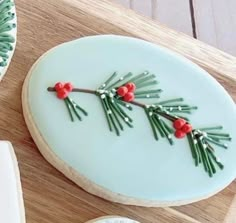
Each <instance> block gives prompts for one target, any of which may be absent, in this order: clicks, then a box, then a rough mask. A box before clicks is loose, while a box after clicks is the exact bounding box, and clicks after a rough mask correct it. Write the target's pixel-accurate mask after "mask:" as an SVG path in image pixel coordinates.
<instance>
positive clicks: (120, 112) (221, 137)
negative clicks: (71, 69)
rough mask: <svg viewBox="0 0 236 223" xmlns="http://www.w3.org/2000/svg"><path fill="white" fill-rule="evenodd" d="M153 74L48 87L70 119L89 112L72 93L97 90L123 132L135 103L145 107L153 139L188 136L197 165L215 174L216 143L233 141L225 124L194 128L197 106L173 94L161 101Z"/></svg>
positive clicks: (112, 123) (113, 125)
mask: <svg viewBox="0 0 236 223" xmlns="http://www.w3.org/2000/svg"><path fill="white" fill-rule="evenodd" d="M157 85H158V82H157V80H156V76H155V75H154V74H151V73H149V72H148V71H145V72H143V73H141V74H138V75H135V76H134V75H133V74H132V73H131V72H129V73H127V74H126V75H124V76H122V77H118V74H117V72H114V73H113V74H112V75H111V76H110V77H109V78H108V79H107V80H106V81H105V82H104V83H103V84H102V85H101V86H99V87H98V89H96V90H90V89H82V88H74V87H73V85H72V84H71V83H69V82H68V83H61V82H58V83H56V84H55V85H54V87H48V91H50V92H56V95H57V97H58V98H59V99H61V100H64V102H65V105H66V108H67V110H68V113H69V116H70V119H71V121H75V117H76V118H77V119H78V120H80V121H81V120H82V118H81V114H83V115H85V116H87V115H88V113H87V112H86V111H85V110H84V109H83V108H82V107H81V106H79V105H78V104H77V103H76V102H75V101H74V100H72V99H71V98H70V97H69V94H70V93H75V92H80V93H88V94H94V95H95V96H97V97H98V98H99V100H100V102H101V107H102V109H103V111H104V114H105V117H106V120H107V125H108V128H109V130H110V131H111V132H115V134H116V135H118V136H120V134H121V132H122V131H123V130H124V126H126V127H129V128H133V126H134V121H133V119H132V118H131V115H130V114H128V113H130V111H132V110H133V107H134V106H137V107H140V108H142V109H143V111H144V114H145V115H146V117H147V120H148V122H149V125H150V129H151V131H152V133H153V136H154V139H155V140H159V138H165V139H166V140H167V142H168V143H169V144H170V145H173V144H174V139H175V138H176V139H182V138H187V140H188V143H189V147H190V150H191V154H192V158H193V160H194V163H195V165H196V166H198V165H200V164H202V166H203V167H204V170H205V171H206V172H207V173H208V175H209V176H210V177H212V176H213V175H214V174H215V173H216V170H217V167H218V168H220V169H223V167H224V166H223V164H222V163H221V161H220V159H219V158H218V157H217V156H216V152H215V149H214V148H213V146H218V147H222V148H224V149H227V148H228V145H227V144H226V143H225V141H230V140H231V137H230V135H229V134H226V133H222V132H221V130H222V128H223V127H222V126H215V127H207V128H199V129H197V128H193V126H192V124H191V123H190V121H189V118H188V117H186V116H187V115H189V114H191V113H192V112H193V111H194V110H196V109H197V106H191V105H188V104H186V103H184V100H183V98H174V99H169V100H164V101H159V100H158V99H159V97H160V94H161V92H162V90H161V89H159V88H158V87H157ZM139 99H141V100H142V101H144V100H145V101H146V100H148V99H157V100H158V101H157V102H156V103H143V102H140V101H138V100H139Z"/></svg>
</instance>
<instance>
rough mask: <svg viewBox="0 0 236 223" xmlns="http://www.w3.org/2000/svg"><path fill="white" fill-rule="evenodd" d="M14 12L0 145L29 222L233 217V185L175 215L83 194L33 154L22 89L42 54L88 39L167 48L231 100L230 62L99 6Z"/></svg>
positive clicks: (29, 6) (36, 1)
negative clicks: (11, 160)
mask: <svg viewBox="0 0 236 223" xmlns="http://www.w3.org/2000/svg"><path fill="white" fill-rule="evenodd" d="M16 7H17V15H18V43H17V48H16V52H15V55H14V57H13V60H12V63H11V65H10V67H9V70H8V73H7V75H6V76H5V77H4V79H3V81H2V82H1V84H0V114H1V115H0V139H4V140H9V141H11V142H12V143H13V145H14V148H15V150H16V154H17V158H18V161H19V166H20V171H21V177H22V186H23V192H24V199H25V208H26V219H27V222H28V223H41V222H42V223H80V222H81V223H82V222H85V221H88V220H90V219H92V218H96V217H100V216H103V215H122V216H126V217H129V218H133V219H135V220H137V221H140V222H142V223H157V222H158V223H170V222H171V223H172V222H174V223H177V222H179V223H187V222H203V223H204V222H214V223H220V222H223V221H224V219H225V218H227V219H230V218H232V214H230V213H232V212H229V209H230V206H231V205H232V207H235V205H233V204H232V201H233V199H234V196H235V194H236V182H233V183H232V184H231V185H230V186H229V187H228V188H226V189H225V190H224V191H222V192H221V193H219V194H217V195H215V196H214V197H212V198H210V199H208V200H204V201H201V202H197V203H194V204H191V205H186V206H181V207H174V208H142V207H133V206H125V205H120V204H115V203H110V202H108V201H104V200H102V199H100V198H98V197H95V196H93V195H90V194H88V193H86V192H85V191H83V190H82V189H80V188H79V187H78V186H76V185H75V184H74V183H72V182H71V181H69V180H68V179H67V178H65V177H64V176H63V175H62V174H61V173H59V172H58V171H57V170H56V169H54V168H53V167H52V166H51V165H50V164H49V163H47V162H46V161H45V159H44V158H43V157H42V156H41V154H40V153H39V151H38V150H37V148H36V146H35V144H34V142H33V141H32V138H31V137H30V134H29V132H28V130H27V128H26V125H25V122H24V119H23V115H22V108H21V88H22V83H23V80H24V78H25V76H26V74H27V72H28V71H29V69H30V67H31V65H32V64H33V63H34V62H35V61H36V59H37V58H38V57H39V56H40V55H41V54H43V53H44V52H45V51H47V50H48V49H50V48H51V47H53V46H56V45H57V44H60V43H62V42H65V41H70V40H72V39H75V38H79V37H82V36H87V35H95V34H108V33H113V34H121V35H128V36H135V37H139V38H142V39H145V40H148V41H150V42H154V43H157V44H160V45H162V46H165V47H168V48H170V49H172V50H174V51H176V52H178V53H180V54H182V55H184V56H186V57H188V58H189V59H191V60H193V61H194V62H196V63H197V64H199V65H200V66H202V67H203V68H204V69H206V70H207V71H208V72H210V73H211V74H212V75H213V76H215V77H216V78H217V79H218V80H219V82H220V83H221V84H223V86H224V87H225V88H226V89H227V90H228V92H229V93H230V94H231V95H232V97H233V98H234V99H236V87H235V86H236V58H235V57H232V56H230V55H228V54H226V53H223V52H221V51H219V50H217V49H215V48H212V47H210V46H208V45H206V44H204V43H202V42H199V41H197V40H194V39H192V38H190V37H188V36H186V35H184V34H181V33H177V32H175V31H173V30H171V29H169V28H167V27H164V26H162V25H160V24H157V23H155V22H152V21H151V20H148V19H146V18H143V17H141V16H139V15H137V14H135V13H134V12H132V11H131V10H127V9H124V8H121V7H119V6H118V5H117V6H116V5H114V4H112V3H110V2H109V1H106V0H56V1H55V0H47V1H44V0H16ZM233 149H235V148H233ZM226 222H228V223H230V222H231V221H230V220H227V221H226ZM232 222H233V221H232Z"/></svg>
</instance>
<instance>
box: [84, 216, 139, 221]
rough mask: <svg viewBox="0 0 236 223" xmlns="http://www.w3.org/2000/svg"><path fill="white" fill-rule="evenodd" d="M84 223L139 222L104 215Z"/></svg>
mask: <svg viewBox="0 0 236 223" xmlns="http://www.w3.org/2000/svg"><path fill="white" fill-rule="evenodd" d="M86 223H139V222H137V221H135V220H132V219H129V218H124V217H119V216H105V217H101V218H96V219H93V220H90V221H87V222H86Z"/></svg>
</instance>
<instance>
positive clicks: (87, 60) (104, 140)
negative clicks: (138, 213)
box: [27, 35, 236, 204]
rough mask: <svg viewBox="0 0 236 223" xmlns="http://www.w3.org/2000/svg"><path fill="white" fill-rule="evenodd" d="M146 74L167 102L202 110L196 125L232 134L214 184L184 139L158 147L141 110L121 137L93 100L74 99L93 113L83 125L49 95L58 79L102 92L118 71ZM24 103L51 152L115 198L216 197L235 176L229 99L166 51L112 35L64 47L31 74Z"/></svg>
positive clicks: (234, 116) (234, 117)
mask: <svg viewBox="0 0 236 223" xmlns="http://www.w3.org/2000/svg"><path fill="white" fill-rule="evenodd" d="M145 70H149V71H150V72H152V73H153V74H155V75H156V78H157V80H158V81H159V82H160V84H159V86H160V88H161V89H163V93H161V99H162V100H165V99H169V98H176V97H183V98H184V99H185V102H186V103H188V104H192V105H196V106H198V110H197V111H195V112H194V113H193V114H192V115H191V116H189V118H190V120H191V123H193V124H194V125H195V126H198V127H205V126H211V125H213V126H214V125H219V124H221V125H223V126H224V129H225V131H227V132H229V133H230V134H231V136H232V141H231V142H229V149H228V150H225V149H223V148H216V154H217V155H218V156H219V157H221V161H222V163H224V165H225V168H224V169H223V170H222V171H220V170H219V171H218V172H217V174H216V175H215V176H214V177H213V178H210V177H209V176H208V175H207V174H206V173H205V172H204V171H202V169H201V168H202V167H195V166H194V164H193V160H192V158H191V152H190V148H189V145H188V142H187V140H186V139H182V140H175V142H174V145H173V146H171V145H169V144H168V143H167V141H166V139H160V140H159V141H155V140H154V139H153V135H152V132H151V129H150V126H149V124H148V120H147V118H146V117H145V115H144V112H143V110H142V109H140V108H134V109H133V111H131V112H129V114H130V115H131V116H132V117H133V120H134V128H133V129H129V128H126V129H125V130H124V132H122V134H121V136H119V137H118V136H116V135H115V134H113V133H111V132H109V130H108V128H107V123H106V119H105V115H104V113H103V110H102V107H101V105H100V102H99V100H98V99H97V98H96V97H95V96H94V95H88V94H83V93H73V92H72V93H71V97H72V98H73V99H74V100H75V101H76V102H77V103H78V104H79V105H81V106H83V108H85V109H86V110H87V111H88V113H89V115H88V116H87V117H83V121H82V122H79V121H78V122H71V121H70V119H69V116H68V112H67V110H66V109H65V107H64V106H65V105H64V103H63V102H62V101H60V100H58V99H57V98H56V95H55V93H52V92H48V91H47V88H48V87H49V86H54V84H55V83H56V82H58V81H62V82H72V83H73V85H74V86H78V87H81V88H89V89H97V88H98V87H99V86H100V84H101V83H103V81H104V80H106V79H107V78H108V77H109V76H110V75H111V74H112V73H113V72H114V71H117V72H118V73H119V74H121V75H124V74H126V73H128V72H129V71H131V72H133V73H135V74H139V73H142V72H143V71H145ZM27 100H28V104H27V106H28V108H29V110H30V115H31V116H32V120H33V124H34V125H35V126H36V127H37V132H38V134H40V135H41V137H42V138H43V140H44V141H45V142H46V143H47V145H48V146H49V147H50V149H51V150H52V152H53V153H54V154H55V155H56V156H57V157H58V158H59V159H60V160H63V161H64V162H65V163H66V164H67V167H69V168H72V169H73V170H76V171H77V172H78V173H79V174H81V175H83V176H84V177H85V178H86V179H88V180H89V181H91V182H92V183H94V184H96V185H99V186H101V187H102V188H104V189H105V190H108V191H111V192H113V193H115V194H120V195H122V196H125V197H130V198H134V199H138V200H147V201H157V202H159V203H160V204H162V203H170V204H171V203H174V202H177V203H178V201H186V202H183V203H188V202H191V201H195V200H198V199H201V198H205V197H208V196H210V195H213V194H214V193H216V192H218V191H219V190H221V189H223V188H224V187H225V186H227V185H228V184H229V183H230V182H231V181H232V180H234V178H235V176H236V162H235V157H236V150H235V148H236V141H235V139H236V128H235V125H234V124H233V123H236V109H235V105H234V103H233V101H232V99H231V98H230V96H229V95H228V94H227V93H226V91H225V90H224V89H223V87H221V86H220V85H219V84H218V82H216V81H215V80H214V79H213V78H212V77H211V76H210V75H209V74H208V73H206V72H205V71H204V70H202V69H201V68H199V67H198V66H197V65H195V64H193V63H192V62H190V61H188V60H187V59H185V58H183V57H181V56H179V55H177V54H175V53H172V52H170V51H169V50H167V49H165V48H162V47H159V46H156V45H154V44H151V43H148V42H145V41H142V40H138V39H134V38H129V37H122V36H113V35H105V36H93V37H86V38H81V39H78V40H75V41H72V42H68V43H65V44H62V45H60V46H58V47H56V48H54V49H52V50H50V51H49V52H47V53H46V54H45V55H44V56H43V57H41V58H40V59H39V61H38V62H37V63H36V64H35V66H34V67H33V69H32V70H31V73H30V78H29V82H28V86H27ZM151 101H153V100H152V99H150V102H151ZM39 149H40V150H43V148H39ZM65 168H66V167H65ZM84 189H86V188H84ZM180 203H181V202H180Z"/></svg>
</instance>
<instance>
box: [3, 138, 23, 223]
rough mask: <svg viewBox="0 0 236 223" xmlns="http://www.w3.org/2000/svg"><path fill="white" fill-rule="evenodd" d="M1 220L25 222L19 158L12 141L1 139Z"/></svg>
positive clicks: (7, 222)
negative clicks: (16, 155) (17, 158)
mask: <svg viewBox="0 0 236 223" xmlns="http://www.w3.org/2000/svg"><path fill="white" fill-rule="evenodd" d="M0 179H1V183H0V222H1V223H25V212H24V204H23V199H22V190H21V183H20V174H19V169H18V165H17V160H16V157H15V153H14V150H13V147H12V145H11V143H9V142H6V141H0Z"/></svg>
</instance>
